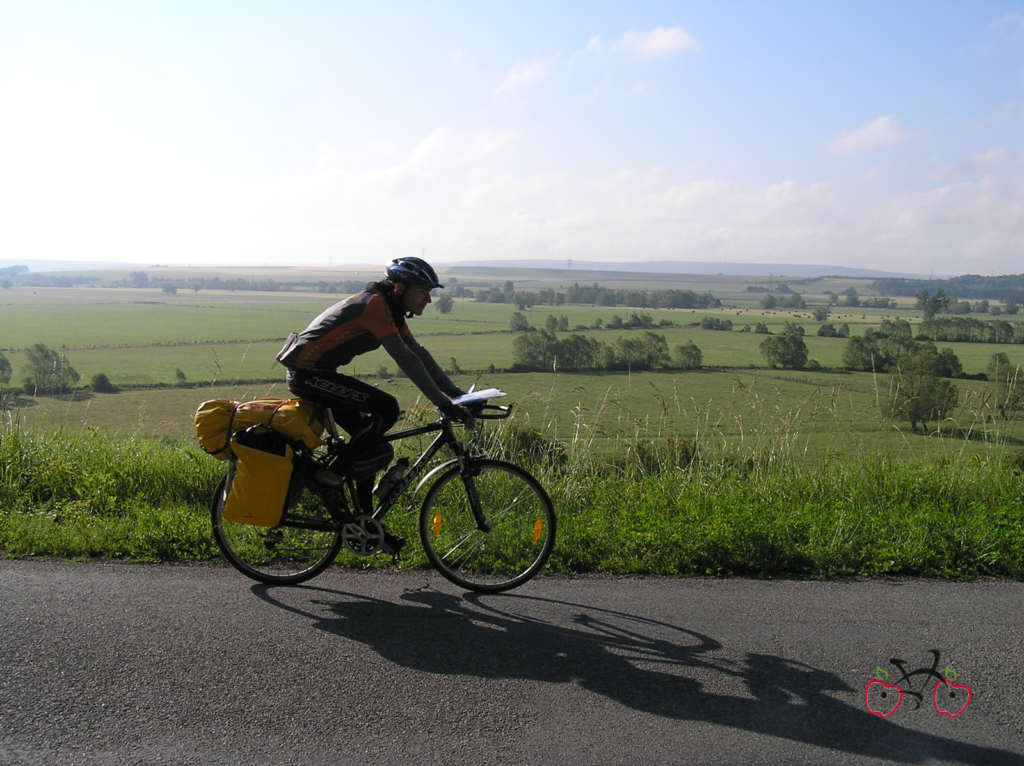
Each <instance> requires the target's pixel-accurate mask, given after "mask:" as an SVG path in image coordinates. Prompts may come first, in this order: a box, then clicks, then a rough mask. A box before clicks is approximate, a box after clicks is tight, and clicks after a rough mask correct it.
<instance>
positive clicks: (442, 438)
mask: <svg viewBox="0 0 1024 766" xmlns="http://www.w3.org/2000/svg"><path fill="white" fill-rule="evenodd" d="M488 411H490V412H488ZM326 412H327V429H328V431H329V432H330V434H331V436H332V437H334V438H335V439H337V440H339V441H340V437H339V436H338V431H337V426H336V424H335V422H334V417H333V415H332V414H331V411H330V409H329V408H328V409H327V411H326ZM511 412H512V406H511V405H508V406H499V405H492V404H485V405H484V406H483V410H482V411H481V412H480V413H479V414H478V415H477V418H479V419H481V420H503V419H504V418H507V417H508V416H509V415H510V414H511ZM499 413H500V414H499ZM435 432H436V433H437V436H436V437H434V439H433V441H431V442H430V444H428V445H427V447H426V449H424V450H423V452H422V453H421V454H420V456H419V457H418V458H417V459H416V462H415V463H413V464H412V465H411V466H410V467H409V469H408V470H407V471H406V473H405V475H404V476H403V477H402V479H401V480H400V481H399V482H398V484H396V485H395V487H394V488H393V489H392V490H391V493H390V494H389V495H388V496H387V497H385V498H384V499H383V500H381V501H380V502H379V503H378V505H377V507H376V508H374V509H373V510H372V511H370V510H369V509H365V510H367V511H368V512H369V513H370V517H371V518H372V519H373V520H374V521H378V522H379V521H381V520H383V518H384V517H385V516H386V515H387V514H388V512H389V511H390V510H391V509H392V508H393V507H394V505H395V503H396V502H397V501H398V499H399V498H400V497H401V496H402V495H403V494H405V491H406V489H407V488H408V487H409V485H411V484H412V483H413V482H415V481H416V479H417V478H418V477H419V475H420V474H421V473H422V472H423V470H424V469H425V468H426V467H427V464H428V463H430V461H431V460H432V459H433V458H434V456H435V455H436V454H437V453H438V452H440V451H441V449H442V448H444V447H445V446H447V447H449V448H450V449H451V451H452V453H453V455H454V457H453V458H452V459H451V460H448V461H445V462H444V463H441V464H440V465H438V466H435V467H434V468H433V469H431V470H430V471H429V472H428V473H427V474H426V475H425V476H424V477H423V478H422V479H421V480H420V481H419V483H418V484H417V485H416V489H415V491H414V492H418V491H419V490H420V488H422V487H423V485H424V484H426V483H427V482H428V481H430V479H431V477H433V476H435V475H437V474H438V473H440V472H441V471H444V470H447V469H448V468H451V467H452V465H453V464H458V466H459V470H460V471H461V472H462V478H463V482H464V484H465V487H466V493H467V494H468V496H469V500H470V507H471V509H472V510H473V516H474V517H475V518H476V522H477V525H478V526H479V527H480V529H482V530H485V531H486V530H488V529H489V528H490V522H488V521H487V519H486V518H485V517H484V515H483V512H482V511H481V510H480V500H479V497H478V496H477V493H476V487H475V486H474V484H473V482H472V471H471V470H467V468H470V469H471V466H470V465H469V463H468V461H469V459H470V456H469V454H468V453H467V452H466V450H465V448H464V447H463V446H462V443H461V442H460V441H459V439H458V438H457V437H456V436H455V429H454V428H453V427H452V421H451V420H449V419H448V418H445V417H442V418H441V420H439V421H438V422H436V423H430V424H428V425H425V426H417V427H415V428H407V429H405V430H402V431H396V432H394V433H390V434H384V436H383V438H384V440H385V441H388V442H396V441H401V440H403V439H408V438H411V437H413V436H421V435H423V434H429V433H435ZM345 483H346V487H347V490H348V493H349V496H350V497H351V498H353V499H355V498H356V493H355V491H354V490H355V488H354V486H353V482H352V480H351V479H346V481H345Z"/></svg>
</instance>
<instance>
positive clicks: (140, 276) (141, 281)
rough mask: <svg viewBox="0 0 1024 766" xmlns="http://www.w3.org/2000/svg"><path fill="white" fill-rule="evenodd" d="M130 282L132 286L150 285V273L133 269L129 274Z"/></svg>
mask: <svg viewBox="0 0 1024 766" xmlns="http://www.w3.org/2000/svg"><path fill="white" fill-rule="evenodd" d="M128 284H130V285H131V286H132V287H149V274H147V273H146V272H144V271H133V272H131V273H129V274H128Z"/></svg>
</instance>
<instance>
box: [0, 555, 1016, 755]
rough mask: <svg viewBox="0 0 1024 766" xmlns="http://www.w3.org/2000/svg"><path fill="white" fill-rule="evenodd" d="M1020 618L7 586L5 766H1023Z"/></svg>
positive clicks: (445, 596)
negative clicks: (882, 679) (944, 680)
mask: <svg viewBox="0 0 1024 766" xmlns="http://www.w3.org/2000/svg"><path fill="white" fill-rule="evenodd" d="M1022 606H1024V584H1022V583H1008V582H976V583H941V582H930V581H919V580H870V581H867V580H859V581H842V582H809V581H787V580H779V581H755V580H740V579H732V580H715V579H683V580H672V579H661V578H611V577H582V578H564V577H545V578H540V579H538V580H535V581H534V582H532V583H529V584H527V585H526V586H524V587H522V588H521V589H519V590H518V591H514V592H513V593H512V594H508V595H495V596H478V595H468V594H466V593H464V592H462V591H461V590H459V589H457V588H455V587H454V586H451V585H449V584H448V583H447V582H446V581H444V580H442V579H441V578H440V577H439V576H438V575H436V574H434V573H433V572H430V571H424V572H416V573H398V572H393V571H383V572H353V571H340V570H339V571H332V572H328V573H325V574H323V575H321V576H320V577H318V578H316V579H315V580H313V581H312V582H310V583H309V584H308V585H307V586H305V587H298V588H283V587H264V586H260V585H258V584H255V583H253V582H252V581H249V580H247V579H246V578H244V577H243V576H242V575H240V574H238V573H237V572H235V571H234V570H233V569H230V568H228V567H221V566H208V565H202V566H184V565H181V566H168V565H129V564H119V563H66V562H29V561H0V607H2V622H0V763H3V764H36V763H38V764H60V765H61V766H65V765H71V764H124V763H154V764H161V763H166V764H190V763H195V764H200V763H202V764H205V763H260V764H271V763H273V764H293V763H294V764H309V763H353V764H356V763H358V764H387V763H395V764H430V763H438V764H455V763H458V764H473V763H481V764H482V763H487V764H545V763H552V764H569V763H572V764H577V763H587V764H605V763H609V764H620V763H621V764H637V763H659V764H660V763H673V764H675V763H679V764H687V763H695V764H705V763H706V764H779V763H785V764H829V763H831V764H844V765H845V764H862V763H863V764H868V763H871V764H887V763H913V764H945V763H966V764H978V765H979V766H980V765H982V764H984V765H985V766H989V765H991V764H1003V763H1005V764H1017V765H1018V766H1019V765H1020V764H1024V660H1022V651H1024V609H1022ZM931 650H935V651H937V652H938V653H939V656H938V659H936V657H935V655H934V654H933V653H931ZM892 659H900V660H903V662H902V663H901V664H902V665H903V668H904V670H906V671H907V672H908V673H911V674H912V675H911V677H910V678H909V679H904V680H903V681H902V682H901V684H900V685H901V686H902V688H903V689H905V692H904V694H903V698H902V702H901V704H900V706H899V707H898V708H896V709H895V711H894V712H892V713H891V715H889V716H888V717H885V718H883V717H882V716H881V715H876V714H872V713H871V712H869V710H868V708H867V704H872V705H873V706H874V707H881V706H883V705H890V706H891V703H892V702H893V701H894V700H895V699H896V698H897V697H896V695H897V694H898V692H895V691H891V692H889V693H887V696H885V697H882V696H881V694H882V692H883V689H882V688H881V686H880V685H878V684H876V685H873V686H872V687H871V689H869V690H868V695H869V698H868V699H866V696H865V689H866V687H867V686H868V684H869V682H870V681H871V680H872V678H873V677H875V676H876V672H877V673H878V675H880V676H882V675H885V674H888V678H889V682H890V683H893V682H896V681H897V680H899V678H900V677H901V676H902V673H901V672H900V671H899V669H898V667H897V665H896V664H893V663H892V662H891V660H892ZM933 665H934V666H935V667H936V671H935V673H936V674H938V675H940V676H941V675H944V674H945V673H946V672H947V671H946V668H947V666H948V667H949V669H950V670H949V671H948V672H949V673H950V675H951V676H953V675H955V676H956V679H955V680H956V683H959V684H961V686H965V687H968V688H969V689H970V690H971V699H970V701H969V703H968V705H967V707H966V708H965V709H964V710H963V712H962V713H959V715H954V712H956V711H954V710H953V709H951V708H952V706H953V705H954V704H960V702H961V701H962V700H965V699H966V691H963V690H961V691H959V694H960V696H959V697H958V698H951V699H947V698H945V697H941V696H940V697H937V699H938V705H939V708H940V709H941V710H943V711H944V714H943V713H940V712H938V711H937V710H936V701H935V699H933V689H934V685H935V683H938V682H937V681H935V680H934V678H935V677H934V676H933V675H932V674H931V673H929V672H926V671H928V670H929V669H930V668H931V667H932V666H933ZM876 669H880V671H876ZM917 670H921V671H923V672H921V673H917V674H914V671H917ZM882 671H884V672H882ZM940 688H941V690H942V691H943V692H945V691H946V690H947V688H948V689H949V690H950V692H951V693H953V694H956V693H958V692H957V690H954V689H953V687H947V686H946V685H945V684H943V685H942V686H940ZM915 694H916V695H917V696H915ZM880 712H887V711H880Z"/></svg>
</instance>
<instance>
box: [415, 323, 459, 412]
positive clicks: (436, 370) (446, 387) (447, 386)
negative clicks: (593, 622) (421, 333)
mask: <svg viewBox="0 0 1024 766" xmlns="http://www.w3.org/2000/svg"><path fill="white" fill-rule="evenodd" d="M405 343H406V345H408V346H409V347H410V348H411V349H412V350H413V351H414V352H415V353H416V356H418V357H419V358H420V361H421V362H423V366H424V367H426V368H427V372H429V373H430V377H432V378H433V379H434V382H435V383H437V387H438V388H440V389H441V390H442V391H444V392H445V393H446V394H448V396H450V397H452V398H453V399H454V398H455V397H456V396H462V395H463V394H464V393H466V392H465V391H463V390H462V389H461V388H459V387H458V386H457V385H455V384H454V383H452V380H451V378H449V377H448V376H447V375H446V374H445V371H444V370H442V369H441V365H439V364H438V363H437V362H435V361H434V357H433V356H431V354H430V352H429V351H427V349H425V348H424V347H423V346H421V345H420V344H419V343H417V342H416V339H415V338H414V337H413V336H412V335H407V336H406V338H405Z"/></svg>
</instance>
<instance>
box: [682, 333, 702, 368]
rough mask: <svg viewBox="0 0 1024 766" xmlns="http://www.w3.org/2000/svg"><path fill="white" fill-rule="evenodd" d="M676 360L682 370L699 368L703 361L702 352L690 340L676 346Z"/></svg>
mask: <svg viewBox="0 0 1024 766" xmlns="http://www.w3.org/2000/svg"><path fill="white" fill-rule="evenodd" d="M676 361H677V362H678V365H679V368H680V369H683V370H699V369H700V368H701V364H702V363H703V361H704V354H703V353H701V350H700V349H699V348H698V347H697V344H696V343H694V342H693V341H692V340H688V341H687V342H686V343H684V344H683V345H682V346H676Z"/></svg>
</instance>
